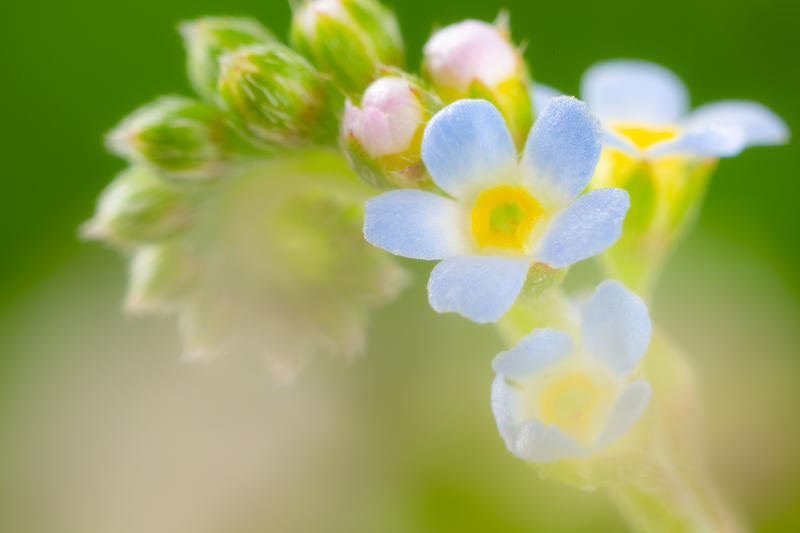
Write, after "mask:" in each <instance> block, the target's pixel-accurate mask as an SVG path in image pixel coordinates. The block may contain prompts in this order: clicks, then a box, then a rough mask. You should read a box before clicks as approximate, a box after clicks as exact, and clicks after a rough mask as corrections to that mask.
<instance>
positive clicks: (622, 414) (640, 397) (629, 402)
mask: <svg viewBox="0 0 800 533" xmlns="http://www.w3.org/2000/svg"><path fill="white" fill-rule="evenodd" d="M652 394H653V389H652V388H651V387H650V384H649V383H648V382H647V381H645V380H643V379H639V380H637V381H634V382H632V383H628V385H626V386H625V388H624V389H623V391H622V393H621V394H620V395H619V397H618V398H617V401H616V402H615V403H614V407H612V408H611V413H610V414H609V415H608V420H607V421H606V423H605V426H604V427H603V430H602V431H601V432H600V437H599V438H598V439H597V442H596V443H595V449H598V450H599V449H600V448H603V447H605V446H608V445H609V444H612V443H613V442H614V441H615V440H617V439H618V438H620V437H621V436H622V435H624V434H625V432H627V431H628V430H629V429H630V428H631V426H633V425H634V424H635V423H636V422H637V421H638V420H639V418H641V416H642V414H643V413H644V410H645V409H647V404H648V403H650V397H651V396H652Z"/></svg>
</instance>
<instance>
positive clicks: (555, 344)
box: [492, 328, 575, 381]
mask: <svg viewBox="0 0 800 533" xmlns="http://www.w3.org/2000/svg"><path fill="white" fill-rule="evenodd" d="M574 349H575V344H574V343H573V342H572V337H570V336H569V334H567V333H564V332H563V331H559V330H557V329H551V328H543V329H535V330H533V331H532V332H530V333H529V334H527V335H525V336H524V337H522V340H520V341H519V343H518V344H517V345H516V346H515V347H513V348H511V349H510V350H507V351H505V352H500V353H499V354H497V356H496V357H495V358H494V361H492V369H493V370H494V371H495V372H497V373H498V374H503V375H504V376H507V377H509V378H511V379H514V380H517V381H521V380H524V379H526V378H528V377H530V376H531V375H533V374H535V373H536V372H537V371H539V370H541V369H542V368H545V367H547V366H550V365H552V364H554V363H556V362H558V361H560V360H562V359H563V358H564V357H567V356H568V355H569V354H571V353H572V352H573V350H574Z"/></svg>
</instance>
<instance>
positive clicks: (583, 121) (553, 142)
mask: <svg viewBox="0 0 800 533" xmlns="http://www.w3.org/2000/svg"><path fill="white" fill-rule="evenodd" d="M602 146H603V130H602V127H601V126H600V122H599V121H598V120H597V119H596V118H595V117H594V116H592V115H591V114H590V113H589V111H588V109H587V108H586V105H585V104H584V103H583V102H581V101H580V100H577V99H575V98H572V97H570V96H556V97H554V98H551V99H550V100H549V101H548V102H547V105H546V106H545V108H544V110H543V111H542V113H541V114H540V115H539V117H538V118H537V119H536V122H535V123H534V124H533V128H532V129H531V132H530V135H528V139H527V141H526V143H525V151H524V153H523V155H522V170H523V174H524V176H525V179H526V181H527V183H528V184H529V185H530V187H531V188H532V189H533V191H534V192H535V193H536V195H537V197H538V198H543V199H545V200H549V201H550V202H552V203H555V204H561V205H564V204H566V203H568V202H569V201H570V200H572V199H573V198H575V197H576V196H577V195H578V194H580V192H581V191H582V190H583V189H584V188H586V185H588V184H589V181H590V180H591V179H592V174H593V173H594V170H595V167H596V166H597V162H598V160H599V159H600V151H601V149H602Z"/></svg>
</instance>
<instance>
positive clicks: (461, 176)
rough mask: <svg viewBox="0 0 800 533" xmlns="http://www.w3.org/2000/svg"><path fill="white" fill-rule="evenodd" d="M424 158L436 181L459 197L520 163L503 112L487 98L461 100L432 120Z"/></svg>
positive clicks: (424, 144) (423, 153)
mask: <svg viewBox="0 0 800 533" xmlns="http://www.w3.org/2000/svg"><path fill="white" fill-rule="evenodd" d="M422 161H423V162H424V163H425V166H426V167H427V169H428V172H430V174H431V177H432V178H433V181H434V182H435V183H436V185H438V186H439V187H441V188H442V189H443V190H444V191H446V192H447V193H449V194H451V195H453V196H455V197H458V196H461V195H462V194H465V193H467V192H469V191H471V190H473V189H475V188H477V187H479V186H480V185H481V184H483V183H491V182H492V179H493V178H494V177H496V176H498V175H502V174H503V173H505V172H509V171H512V170H513V169H514V168H515V166H516V164H517V154H516V149H515V148H514V143H513V141H512V140H511V134H510V133H509V132H508V128H507V127H506V122H505V119H503V115H501V114H500V112H499V111H498V110H497V109H496V108H495V107H494V106H493V105H492V104H491V103H489V102H487V101H486V100H457V101H456V102H453V103H452V104H450V105H448V106H447V107H445V108H444V109H442V110H441V111H439V112H438V113H436V115H434V116H433V118H431V119H430V120H429V121H428V124H427V125H426V126H425V132H424V133H423V136H422Z"/></svg>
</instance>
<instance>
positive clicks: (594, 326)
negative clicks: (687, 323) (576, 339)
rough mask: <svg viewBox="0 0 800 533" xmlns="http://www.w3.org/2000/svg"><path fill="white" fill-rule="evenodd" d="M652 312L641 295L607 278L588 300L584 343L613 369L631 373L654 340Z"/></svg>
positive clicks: (622, 372)
mask: <svg viewBox="0 0 800 533" xmlns="http://www.w3.org/2000/svg"><path fill="white" fill-rule="evenodd" d="M650 331H651V325H650V315H649V314H648V312H647V306H646V305H645V303H644V302H643V301H642V299H641V298H639V296H637V295H636V294H635V293H633V292H631V291H629V290H628V289H627V288H625V286H624V285H623V284H622V283H620V282H619V281H613V280H609V281H604V282H603V283H601V284H600V285H598V286H597V289H596V290H595V292H594V294H593V295H592V298H591V299H590V300H589V301H588V302H586V305H585V306H584V307H583V314H582V316H581V344H582V345H583V348H584V350H586V351H588V352H589V353H590V354H592V355H593V356H594V357H596V358H598V359H599V360H601V361H602V362H603V363H604V364H605V365H606V366H607V367H608V368H609V369H611V370H612V371H614V372H616V373H617V374H620V375H627V374H628V373H629V372H630V371H631V370H633V369H634V367H636V365H637V364H638V363H639V360H640V359H641V358H642V356H643V355H644V352H645V351H646V350H647V345H648V344H649V343H650Z"/></svg>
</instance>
